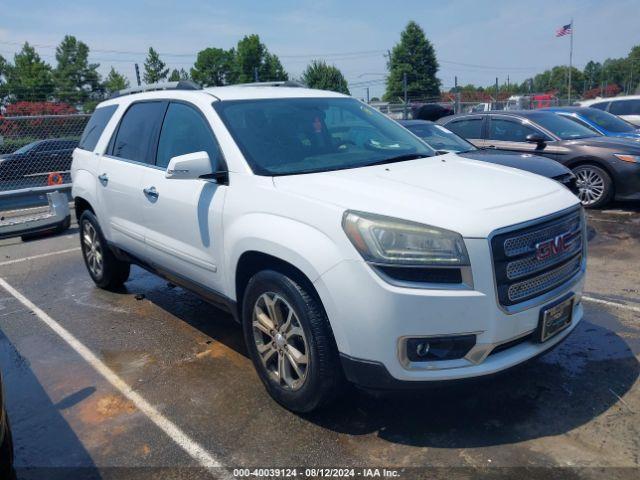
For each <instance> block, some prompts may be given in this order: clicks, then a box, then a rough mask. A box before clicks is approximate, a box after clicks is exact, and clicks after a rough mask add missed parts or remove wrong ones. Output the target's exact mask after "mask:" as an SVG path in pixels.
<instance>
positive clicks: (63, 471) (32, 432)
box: [0, 331, 101, 480]
mask: <svg viewBox="0 0 640 480" xmlns="http://www.w3.org/2000/svg"><path fill="white" fill-rule="evenodd" d="M0 367H1V368H2V375H3V380H4V389H5V394H6V397H5V398H6V402H7V414H8V416H9V419H10V421H11V427H12V431H13V441H14V448H15V462H16V471H17V474H18V478H19V479H31V478H33V479H36V478H38V479H40V478H46V479H47V480H57V479H60V480H62V479H68V478H74V479H76V478H79V479H87V480H88V479H92V480H93V479H100V478H101V476H100V474H99V473H98V470H97V469H96V467H95V465H94V463H93V460H92V459H91V456H90V455H89V453H88V452H87V451H86V449H85V448H84V446H83V445H82V442H81V441H80V439H79V438H78V437H77V436H76V434H75V433H74V432H73V430H72V429H71V427H70V426H69V424H68V423H67V421H66V420H65V419H64V417H63V416H62V414H61V410H64V409H65V408H69V407H70V406H72V405H74V404H75V403H77V402H79V401H81V400H82V399H84V398H86V397H87V396H89V395H91V393H93V390H92V389H91V388H89V389H83V390H81V391H79V392H76V393H75V394H73V395H71V396H69V397H67V398H65V399H63V400H62V401H61V402H59V403H58V404H55V405H54V404H53V403H52V402H51V400H50V398H49V396H48V395H47V393H46V392H45V390H44V389H43V387H42V385H41V384H40V382H39V380H38V378H37V377H36V376H35V374H34V373H33V371H32V370H31V368H30V365H29V361H28V360H27V359H25V358H23V357H22V356H21V355H20V353H18V351H17V350H16V348H15V347H14V345H13V344H12V343H11V342H10V341H9V339H8V338H7V337H6V336H5V335H4V333H3V332H2V331H0Z"/></svg>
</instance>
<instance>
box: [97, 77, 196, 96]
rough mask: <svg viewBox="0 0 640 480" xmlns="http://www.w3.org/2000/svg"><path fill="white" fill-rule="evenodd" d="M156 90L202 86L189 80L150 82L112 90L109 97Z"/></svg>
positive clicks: (187, 88) (188, 88)
mask: <svg viewBox="0 0 640 480" xmlns="http://www.w3.org/2000/svg"><path fill="white" fill-rule="evenodd" d="M157 90H202V87H201V86H200V85H199V84H197V83H196V82H193V81H191V80H180V81H178V82H163V83H151V84H149V85H141V86H139V87H131V88H125V89H124V90H118V91H117V92H114V93H113V94H112V95H111V97H109V98H116V97H122V96H123V95H132V94H134V93H141V92H153V91H157Z"/></svg>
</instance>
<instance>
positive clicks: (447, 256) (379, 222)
mask: <svg viewBox="0 0 640 480" xmlns="http://www.w3.org/2000/svg"><path fill="white" fill-rule="evenodd" d="M342 228H343V229H344V231H345V233H346V234H347V237H349V240H351V243H353V245H354V246H355V247H356V249H357V250H358V251H359V252H360V254H361V255H362V256H363V257H364V259H365V260H367V261H369V262H372V263H376V264H387V265H417V266H435V267H439V266H442V267H446V266H454V267H455V266H466V265H469V255H468V254H467V249H466V248H465V246H464V241H463V240H462V236H461V235H460V234H459V233H456V232H451V231H449V230H443V229H441V228H436V227H431V226H428V225H422V224H420V223H414V222H409V221H406V220H400V219H397V218H391V217H385V216H382V215H374V214H372V213H363V212H353V211H347V212H345V214H344V217H343V219H342Z"/></svg>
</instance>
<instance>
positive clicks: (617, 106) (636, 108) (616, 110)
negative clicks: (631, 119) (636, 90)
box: [609, 99, 640, 115]
mask: <svg viewBox="0 0 640 480" xmlns="http://www.w3.org/2000/svg"><path fill="white" fill-rule="evenodd" d="M609 112H610V113H613V114H614V115H640V99H639V100H615V101H613V102H611V106H610V107H609Z"/></svg>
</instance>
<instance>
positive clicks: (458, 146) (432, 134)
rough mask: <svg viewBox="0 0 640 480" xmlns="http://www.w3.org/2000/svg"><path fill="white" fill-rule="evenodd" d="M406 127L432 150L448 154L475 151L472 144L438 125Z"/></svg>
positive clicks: (424, 124) (423, 124)
mask: <svg viewBox="0 0 640 480" xmlns="http://www.w3.org/2000/svg"><path fill="white" fill-rule="evenodd" d="M406 127H407V128H408V129H409V130H410V131H411V132H412V133H413V134H414V135H416V136H418V137H420V138H421V139H422V140H424V141H425V142H426V143H427V145H429V146H430V147H431V148H433V149H434V150H438V151H448V152H468V151H469V150H476V147H474V146H473V145H472V144H470V143H469V142H467V141H466V140H464V139H463V138H461V137H459V136H458V135H456V134H455V133H453V132H451V131H449V130H447V129H446V128H444V127H441V126H440V125H435V124H433V123H420V124H413V125H407V126H406Z"/></svg>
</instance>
